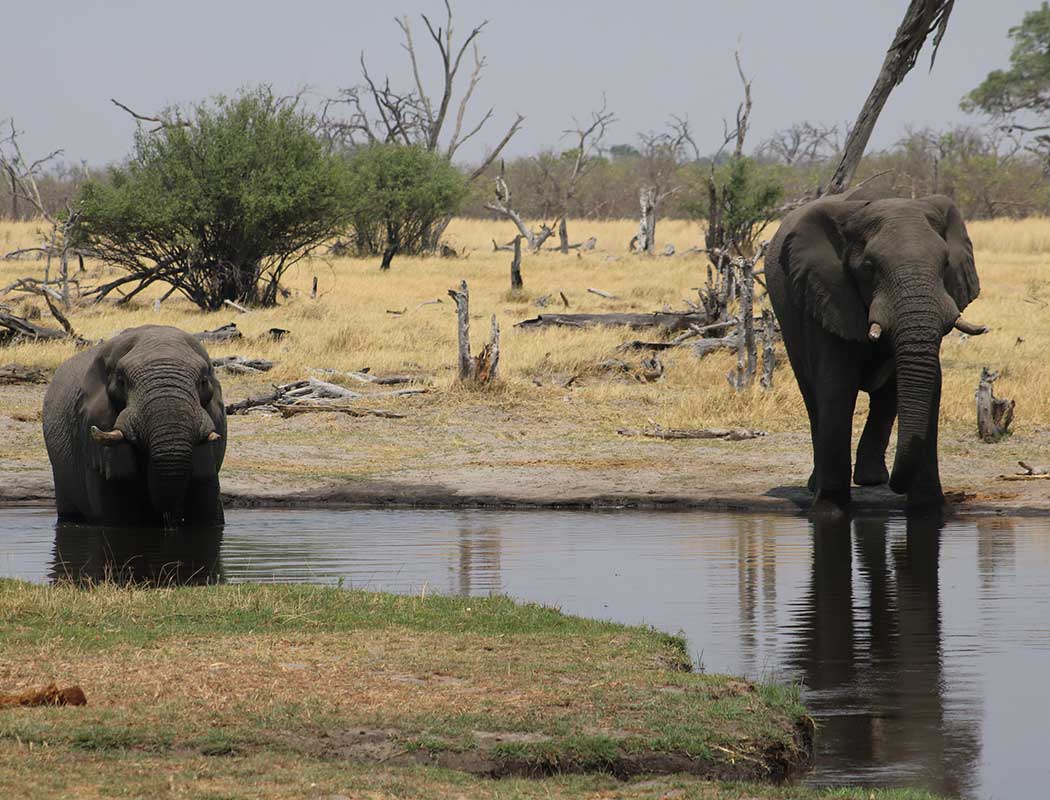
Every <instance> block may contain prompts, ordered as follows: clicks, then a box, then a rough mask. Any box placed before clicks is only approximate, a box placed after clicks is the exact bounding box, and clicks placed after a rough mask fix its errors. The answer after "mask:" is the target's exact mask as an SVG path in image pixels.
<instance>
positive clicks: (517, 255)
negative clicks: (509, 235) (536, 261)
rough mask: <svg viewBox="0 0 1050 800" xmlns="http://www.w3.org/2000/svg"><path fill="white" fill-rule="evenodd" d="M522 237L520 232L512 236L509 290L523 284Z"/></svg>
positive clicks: (520, 286) (517, 288)
mask: <svg viewBox="0 0 1050 800" xmlns="http://www.w3.org/2000/svg"><path fill="white" fill-rule="evenodd" d="M523 238H524V237H523V236H521V234H518V235H517V236H515V237H514V259H513V260H512V261H511V262H510V288H511V291H517V290H519V289H521V288H522V287H524V286H525V283H524V281H522V279H521V240H522V239H523Z"/></svg>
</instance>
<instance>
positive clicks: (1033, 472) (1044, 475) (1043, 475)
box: [999, 461, 1050, 481]
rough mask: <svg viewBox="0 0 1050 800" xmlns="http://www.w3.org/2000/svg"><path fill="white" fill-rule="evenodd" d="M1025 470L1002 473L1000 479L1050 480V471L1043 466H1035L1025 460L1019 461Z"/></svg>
mask: <svg viewBox="0 0 1050 800" xmlns="http://www.w3.org/2000/svg"><path fill="white" fill-rule="evenodd" d="M1017 463H1018V464H1019V465H1020V467H1021V469H1023V470H1024V472H1018V473H1016V474H1014V475H1000V476H999V480H1001V481H1050V472H1048V471H1047V470H1045V469H1042V468H1041V467H1033V466H1032V465H1031V464H1028V463H1026V462H1024V461H1018V462H1017Z"/></svg>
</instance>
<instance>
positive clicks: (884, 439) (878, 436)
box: [853, 377, 897, 486]
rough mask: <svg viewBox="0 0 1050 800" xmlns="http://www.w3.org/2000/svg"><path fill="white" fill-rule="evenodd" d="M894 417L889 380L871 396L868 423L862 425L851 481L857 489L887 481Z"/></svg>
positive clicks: (894, 391)
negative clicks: (887, 451) (887, 448)
mask: <svg viewBox="0 0 1050 800" xmlns="http://www.w3.org/2000/svg"><path fill="white" fill-rule="evenodd" d="M896 417H897V379H896V377H891V378H890V379H889V380H888V381H886V383H885V384H883V385H882V386H881V387H879V388H878V389H877V390H875V391H874V392H872V393H871V403H870V406H869V409H868V421H867V422H866V423H865V424H864V433H862V434H861V437H860V444H859V445H857V462H856V466H855V467H854V470H853V482H854V483H856V484H857V485H858V486H881V485H882V484H884V483H886V482H887V481H889V479H890V473H889V471H888V470H887V469H886V447H887V445H888V444H889V441H890V434H891V433H892V432H893V421H894V419H896Z"/></svg>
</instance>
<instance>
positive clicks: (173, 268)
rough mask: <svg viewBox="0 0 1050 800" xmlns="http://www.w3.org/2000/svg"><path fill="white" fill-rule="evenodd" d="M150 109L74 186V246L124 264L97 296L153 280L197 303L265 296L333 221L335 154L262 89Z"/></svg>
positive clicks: (337, 218) (342, 211)
mask: <svg viewBox="0 0 1050 800" xmlns="http://www.w3.org/2000/svg"><path fill="white" fill-rule="evenodd" d="M161 119H162V120H163V124H162V125H161V126H160V127H158V128H154V129H151V130H147V129H144V128H141V127H140V128H139V130H138V132H137V133H136V135H135V144H134V149H133V152H132V154H131V156H130V158H129V159H128V161H127V162H126V163H124V164H122V165H120V166H117V167H114V168H113V169H112V175H111V180H110V181H109V183H108V184H103V183H100V182H97V181H89V182H87V183H86V184H85V185H84V186H83V187H82V188H81V191H80V193H79V197H78V203H79V211H80V222H79V225H78V228H77V232H76V237H77V240H78V246H79V247H81V248H84V249H87V250H89V251H91V252H92V253H93V254H94V255H96V256H97V257H98V258H100V259H102V260H103V261H106V262H108V263H110V264H114V265H117V266H119V267H122V268H124V269H125V270H127V271H128V272H129V273H130V274H129V275H127V276H124V277H122V278H121V279H119V280H117V281H113V282H111V283H109V284H106V285H105V286H102V287H100V288H99V294H100V296H105V295H106V294H108V293H110V292H111V291H113V290H115V289H117V288H118V287H121V286H126V285H128V284H137V285H135V287H134V288H133V290H132V291H131V292H130V293H129V295H126V297H129V296H134V295H135V294H136V293H138V292H139V291H141V290H142V289H144V288H146V287H147V286H149V285H150V284H152V283H154V282H157V281H161V282H165V283H168V284H170V285H171V286H172V287H174V288H175V289H177V290H178V291H180V292H182V293H183V294H185V295H186V296H187V297H189V298H190V299H191V300H193V301H194V302H195V303H197V304H198V305H199V306H201V307H202V308H206V309H216V308H219V307H221V306H222V304H223V302H224V301H225V300H235V301H239V302H241V303H248V304H258V305H274V304H275V303H276V301H277V297H278V294H279V293H280V291H281V287H280V280H281V276H282V275H283V274H284V272H285V271H286V270H287V269H288V268H289V267H290V266H291V265H292V264H294V263H295V262H296V261H298V260H299V259H301V258H303V257H304V256H305V255H307V254H308V253H309V252H310V251H311V250H312V249H313V248H315V247H316V246H317V245H318V244H320V243H321V242H323V241H325V240H326V239H328V238H330V237H331V236H333V235H335V234H337V233H338V232H340V231H341V230H342V229H344V228H345V225H346V222H347V219H348V211H349V194H348V188H349V187H348V180H347V178H348V176H347V170H346V165H345V163H344V162H343V161H342V160H341V159H339V158H338V157H335V156H332V155H329V154H328V153H327V151H326V150H325V148H324V146H323V145H322V143H321V142H320V141H319V139H318V138H317V136H316V135H315V121H314V119H313V117H311V116H310V115H309V114H307V113H305V112H303V111H302V110H300V109H299V108H298V104H297V102H296V100H295V99H288V98H279V97H277V96H275V95H274V94H273V93H272V92H271V91H270V89H268V88H259V89H254V90H250V91H246V92H243V93H241V94H239V95H238V96H236V97H233V98H227V97H218V98H216V99H214V100H213V101H210V102H206V103H201V104H198V105H197V106H195V107H194V108H193V109H192V113H191V114H190V115H189V119H184V118H183V117H182V116H181V115H180V113H179V111H178V110H177V109H174V108H169V109H167V110H166V111H165V112H163V113H162V114H161Z"/></svg>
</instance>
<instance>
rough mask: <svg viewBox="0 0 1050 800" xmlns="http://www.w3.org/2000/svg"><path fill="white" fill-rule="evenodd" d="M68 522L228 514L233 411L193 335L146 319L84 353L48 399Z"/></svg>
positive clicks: (50, 444) (203, 519)
mask: <svg viewBox="0 0 1050 800" xmlns="http://www.w3.org/2000/svg"><path fill="white" fill-rule="evenodd" d="M44 441H45V443H46V444H47V454H48V457H49V458H50V459H51V469H52V471H53V473H54V478H55V500H56V504H57V507H58V516H59V518H60V519H63V520H67V519H71V520H83V521H86V522H93V523H117V524H143V525H154V524H164V525H166V526H170V525H173V524H178V523H191V524H200V525H211V524H220V523H222V521H223V513H222V503H221V500H220V497H219V468H220V467H221V466H222V460H223V457H224V455H225V452H226V412H225V408H224V406H223V402H222V389H221V387H220V386H219V381H218V379H217V378H216V377H215V373H214V371H213V370H212V365H211V359H210V358H209V357H208V353H207V351H205V349H204V347H203V346H202V345H201V343H200V342H199V341H197V340H196V339H194V338H193V337H192V336H190V335H189V334H187V333H185V332H183V331H181V330H179V329H178V328H171V327H166V326H161V325H144V326H142V327H140V328H132V329H130V330H126V331H124V332H123V333H120V334H118V335H117V336H115V337H113V338H112V339H110V340H108V341H106V342H103V343H102V344H100V345H97V346H95V347H92V348H90V349H89V350H85V351H83V352H81V353H77V354H76V355H75V356H73V357H72V358H71V359H69V360H68V361H66V362H65V363H64V364H62V366H60V367H59V368H58V370H57V371H56V372H55V377H54V379H53V380H52V381H51V385H50V386H49V387H48V390H47V394H46V395H45V397H44Z"/></svg>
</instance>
